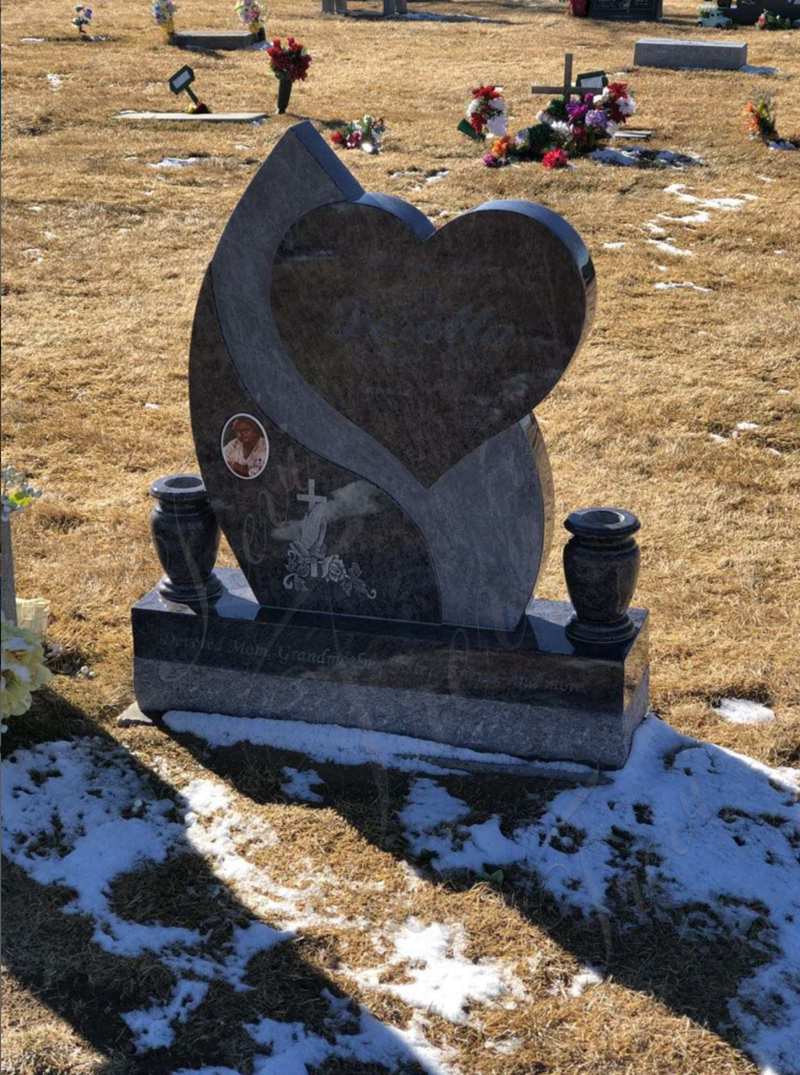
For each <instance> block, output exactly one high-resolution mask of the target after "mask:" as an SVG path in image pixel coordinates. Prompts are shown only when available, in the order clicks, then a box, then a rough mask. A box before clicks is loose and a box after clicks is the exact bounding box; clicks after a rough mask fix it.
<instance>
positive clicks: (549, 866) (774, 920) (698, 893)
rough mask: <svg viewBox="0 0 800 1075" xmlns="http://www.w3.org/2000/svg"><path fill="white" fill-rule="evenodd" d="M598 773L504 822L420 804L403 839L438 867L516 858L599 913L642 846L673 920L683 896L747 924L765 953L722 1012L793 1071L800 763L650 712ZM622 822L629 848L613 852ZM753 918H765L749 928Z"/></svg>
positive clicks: (738, 929)
mask: <svg viewBox="0 0 800 1075" xmlns="http://www.w3.org/2000/svg"><path fill="white" fill-rule="evenodd" d="M609 775H611V776H612V779H611V781H610V782H609V783H608V784H597V785H595V786H593V787H580V788H577V789H571V790H568V791H564V792H562V793H560V794H558V795H556V796H555V797H554V798H553V799H552V800H551V802H550V803H549V805H548V808H547V810H546V811H545V813H544V814H542V815H541V816H537V817H536V819H535V820H534V821H532V822H525V823H522V824H520V825H518V826H517V828H516V829H514V830H512V831H511V832H510V834H509V835H505V834H504V832H503V831H501V816H500V815H499V814H497V815H494V816H493V817H491V818H489V819H488V820H486V821H483V822H481V823H480V824H472V825H470V824H468V823H466V824H465V823H464V822H463V820H462V821H455V822H453V821H446V820H443V818H441V817H436V815H435V812H434V811H433V810H431V817H430V823H429V825H428V828H427V831H423V832H421V833H417V832H414V831H412V832H409V833H408V839H409V843H410V844H411V845H412V848H416V847H426V848H428V849H432V850H434V851H435V856H434V859H433V864H434V865H435V867H436V869H438V870H441V871H448V870H464V869H467V870H471V871H473V872H475V873H478V874H480V873H481V872H482V871H483V870H484V868H485V864H486V863H487V862H488V863H491V864H492V865H493V866H495V867H505V866H510V865H517V866H519V867H520V868H521V869H522V870H523V871H524V873H525V874H526V875H527V876H528V877H531V878H532V879H534V880H535V883H536V884H539V885H542V886H543V887H544V888H546V889H547V890H548V891H549V892H550V893H551V895H552V896H553V897H554V898H555V899H556V900H557V901H558V902H559V903H560V904H561V906H562V907H563V908H564V913H565V914H566V913H569V912H570V911H573V910H580V911H582V912H583V913H584V914H587V915H590V916H593V917H597V918H599V919H600V920H601V922H602V921H603V920H604V919H607V917H608V916H610V915H612V914H614V913H615V912H614V911H613V910H612V905H611V904H609V903H607V894H611V893H614V892H619V891H620V887H621V886H624V885H625V884H626V879H627V878H628V876H629V874H630V871H631V869H639V868H640V867H639V865H638V863H637V859H636V853H637V851H639V850H641V851H642V852H646V853H647V859H648V863H649V864H647V865H644V866H642V867H641V870H642V871H643V872H642V884H645V885H646V886H648V887H650V888H651V889H652V891H654V892H658V893H659V902H660V903H664V902H666V903H668V904H669V906H671V907H672V908H673V909H676V908H680V907H681V906H685V908H686V917H685V922H684V929H688V930H692V929H693V928H695V927H693V926H692V924H691V913H692V909H693V908H696V907H697V906H698V904H708V905H709V906H710V907H711V908H713V911H714V914H715V915H719V916H721V918H722V920H723V924H722V925H721V926H720V928H721V929H722V930H724V933H725V935H726V936H727V937H729V938H730V939H731V940H732V941H733V940H735V939H737V938H740V937H741V938H744V937H745V936H747V937H748V943H751V944H756V945H757V946H759V947H763V955H764V958H765V962H764V963H763V964H762V965H760V966H758V967H756V968H755V969H754V971H753V973H752V974H751V975H750V976H749V977H748V978H746V979H744V980H743V982H742V983H741V985H740V988H739V992H738V994H737V996H736V997H735V998H734V999H733V1000H732V1001H731V1002H730V1004H729V1013H730V1017H731V1019H732V1020H733V1022H734V1024H735V1026H736V1027H737V1029H739V1030H740V1031H741V1032H742V1033H743V1034H744V1035H745V1038H746V1039H747V1042H746V1044H747V1049H748V1051H749V1052H750V1053H751V1055H752V1056H753V1057H754V1058H755V1060H756V1061H757V1063H759V1064H761V1065H762V1066H767V1065H770V1066H772V1067H773V1068H774V1070H775V1071H790V1070H792V1069H793V1065H794V1064H795V1061H794V1060H793V1059H792V1057H797V1056H798V1055H800V980H798V977H797V973H796V968H797V967H798V966H800V930H798V929H797V921H798V917H799V916H800V889H798V886H797V885H796V883H795V882H796V874H797V850H796V847H795V846H794V841H796V834H797V832H798V831H800V802H798V795H799V793H800V770H796V769H770V768H769V767H768V766H766V765H763V764H762V763H760V762H757V761H754V760H753V759H751V758H746V757H744V756H742V755H739V754H735V753H733V752H732V751H728V750H724V749H723V748H721V747H717V746H714V745H712V744H710V743H702V742H698V741H697V740H694V739H691V738H689V737H688V736H683V735H680V734H679V733H678V732H676V731H675V730H674V729H672V728H670V727H669V726H668V725H666V724H664V723H663V722H662V721H660V720H658V719H657V718H655V717H653V716H649V717H647V718H646V719H645V721H644V722H643V723H642V724H641V725H640V726H639V728H638V729H637V731H636V733H635V736H634V741H633V748H632V752H631V756H630V758H629V759H628V762H627V763H626V765H625V768H624V769H621V770H618V771H617V772H615V773H613V774H609ZM442 801H443V803H444V804H447V800H446V799H445V800H442ZM429 802H433V797H432V796H431V798H430V799H429ZM445 809H449V807H448V806H445ZM620 830H623V831H624V832H625V834H626V847H627V848H628V850H629V852H630V854H629V855H625V856H617V855H616V854H615V853H614V851H613V848H614V844H615V841H617V840H618V834H619V831H620ZM506 831H508V830H506ZM615 832H616V833H617V836H615ZM631 863H633V864H634V865H633V866H631ZM721 897H725V898H724V899H723V898H721ZM756 906H757V907H758V910H756V909H755V908H756ZM756 918H761V919H762V921H764V922H766V926H765V928H764V929H763V930H762V931H760V932H759V933H758V934H757V935H756V936H755V938H754V936H753V934H752V933H750V934H748V929H749V927H750V925H751V924H752V922H753V921H754V920H755V919H756ZM632 928H635V927H632ZM761 938H763V945H762V940H761Z"/></svg>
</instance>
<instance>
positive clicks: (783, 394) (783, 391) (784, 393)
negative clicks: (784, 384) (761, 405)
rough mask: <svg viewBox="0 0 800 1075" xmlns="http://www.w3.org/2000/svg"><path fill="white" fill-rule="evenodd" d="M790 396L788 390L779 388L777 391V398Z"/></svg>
mask: <svg viewBox="0 0 800 1075" xmlns="http://www.w3.org/2000/svg"><path fill="white" fill-rule="evenodd" d="M791 394H792V393H791V392H790V391H789V389H788V388H779V389H778V395H779V396H790V395H791Z"/></svg>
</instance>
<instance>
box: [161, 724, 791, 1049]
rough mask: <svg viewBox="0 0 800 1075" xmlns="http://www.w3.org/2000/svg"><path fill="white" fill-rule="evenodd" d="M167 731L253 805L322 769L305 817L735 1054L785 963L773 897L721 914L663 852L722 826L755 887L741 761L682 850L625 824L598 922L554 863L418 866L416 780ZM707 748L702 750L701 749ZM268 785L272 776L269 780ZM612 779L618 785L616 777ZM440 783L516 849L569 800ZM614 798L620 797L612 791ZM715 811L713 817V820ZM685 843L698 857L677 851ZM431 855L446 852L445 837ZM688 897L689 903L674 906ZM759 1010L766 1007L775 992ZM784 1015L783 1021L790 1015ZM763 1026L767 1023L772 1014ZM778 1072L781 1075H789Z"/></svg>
mask: <svg viewBox="0 0 800 1075" xmlns="http://www.w3.org/2000/svg"><path fill="white" fill-rule="evenodd" d="M165 730H166V731H167V733H168V734H169V735H171V736H174V737H175V738H176V739H177V740H178V741H179V742H180V743H181V744H182V745H184V746H185V747H186V748H187V749H189V750H190V751H192V753H193V754H195V756H196V757H197V758H198V760H200V761H201V762H202V764H203V765H205V766H207V767H209V768H210V769H211V770H212V771H213V772H215V773H217V774H218V775H219V776H222V777H224V778H225V779H228V780H230V781H232V782H233V783H234V785H235V786H236V787H237V789H238V790H239V791H240V792H241V793H242V794H244V795H247V796H249V797H250V798H251V799H252V800H253V801H254V802H259V803H265V802H276V801H283V802H286V801H287V800H286V797H285V796H284V795H283V794H282V793H281V791H280V787H279V783H277V782H276V780H275V777H274V774H275V772H276V771H280V768H281V767H282V766H283V765H286V766H292V767H293V768H298V769H300V770H301V771H302V770H303V769H307V768H308V767H309V766H311V767H312V768H313V770H314V771H315V773H316V774H318V775H319V776H320V777H321V778H322V780H323V781H324V784H325V789H324V796H323V801H322V802H320V803H318V804H312V803H302V804H301V803H298V804H297V805H296V808H297V809H299V810H314V809H321V808H331V807H332V808H334V809H335V810H336V811H337V812H338V813H339V814H340V816H341V817H342V818H344V819H345V820H346V821H347V822H348V824H349V825H351V826H352V827H353V828H354V829H356V830H357V831H358V832H359V833H360V834H361V836H362V837H363V838H364V839H365V840H367V841H369V842H370V843H371V844H373V845H374V846H375V847H377V848H379V849H380V850H382V851H384V852H388V853H390V854H392V855H393V856H394V857H395V858H396V859H397V860H398V862H405V863H407V864H408V865H409V866H411V867H412V868H413V869H414V870H415V871H416V872H417V873H418V875H419V876H420V877H421V878H423V879H424V881H425V882H426V883H427V884H430V885H436V886H441V887H442V888H443V889H445V890H448V891H452V890H454V889H456V890H458V891H466V890H469V889H471V888H473V887H474V886H475V885H476V884H484V885H489V886H490V887H492V888H493V890H494V891H495V892H496V893H497V894H498V895H502V896H503V897H504V899H505V900H506V902H507V904H508V909H509V913H513V914H519V915H520V916H521V917H523V918H524V919H526V920H527V921H528V922H529V923H530V924H532V925H533V926H535V927H536V928H537V929H540V930H542V931H544V932H546V933H547V934H548V935H549V936H550V937H552V938H553V939H554V940H555V941H557V943H558V944H559V945H560V946H561V947H562V948H563V949H564V950H565V951H568V952H570V953H571V954H572V955H573V956H574V957H575V958H576V959H577V960H579V961H580V962H581V963H582V964H584V965H585V964H590V965H592V966H595V967H598V968H600V969H601V970H602V972H603V975H604V976H605V977H608V978H611V979H613V980H614V982H615V983H617V984H619V985H623V986H625V987H626V988H628V989H631V990H634V991H637V992H641V993H644V994H647V995H653V996H655V997H656V998H658V1000H660V1001H661V1002H663V1003H664V1004H666V1005H667V1006H668V1007H669V1008H670V1009H671V1010H672V1011H673V1012H674V1013H675V1014H676V1015H678V1016H685V1017H688V1018H689V1019H691V1020H692V1021H693V1022H694V1023H695V1024H697V1025H698V1026H701V1027H704V1028H708V1029H711V1030H713V1031H714V1032H715V1033H716V1034H718V1035H719V1037H721V1038H722V1039H723V1040H725V1041H727V1042H728V1043H730V1044H731V1045H733V1046H734V1047H741V1035H740V1033H739V1031H738V1030H737V1028H736V1027H735V1026H734V1025H733V1024H732V1022H731V1019H730V1012H729V1010H728V1004H729V1002H730V1001H734V1002H735V1003H736V1004H740V1003H741V1005H742V1009H743V1010H744V1011H747V1010H748V1006H750V1012H751V1016H752V1013H753V1011H757V1008H758V1003H759V1001H758V1000H756V1001H755V1007H753V1004H754V999H753V996H752V994H753V993H754V992H755V990H750V991H749V992H748V991H747V990H745V991H744V993H743V994H742V996H743V997H744V998H745V999H744V1000H743V1001H737V1000H736V997H737V993H738V992H739V990H740V987H741V985H742V983H743V982H746V980H747V979H748V978H749V977H750V976H751V975H752V974H753V973H754V972H755V971H757V970H758V968H759V967H763V966H765V965H766V964H768V963H770V962H771V961H772V960H773V958H774V957H775V955H776V948H775V943H774V942H775V927H776V925H778V923H776V922H775V921H774V919H771V918H770V907H769V906H768V904H769V895H768V893H765V899H766V902H759V901H758V900H746V899H738V898H737V896H736V894H735V892H731V893H726V892H724V891H722V892H720V894H719V897H720V898H719V900H718V901H717V903H716V905H715V904H714V903H713V902H710V901H709V900H708V899H707V898H706V895H704V894H703V893H702V885H699V886H698V892H697V893H694V892H693V891H692V890H691V888H689V889H683V890H682V888H681V885H676V886H674V887H672V886H670V885H669V884H667V883H665V881H664V878H663V874H662V872H661V870H659V869H658V868H657V867H658V866H659V864H661V865H662V866H663V872H664V873H666V874H667V875H668V874H669V872H670V868H671V863H670V860H669V858H666V857H665V850H667V851H668V850H669V848H671V849H672V854H674V855H675V856H678V857H680V856H681V855H682V854H683V853H684V851H685V850H687V848H688V841H690V839H691V830H692V828H693V827H694V826H696V827H697V830H696V831H697V833H699V832H700V831H701V830H702V827H703V826H706V825H713V826H715V827H716V828H717V829H718V830H719V834H720V840H725V841H726V842H728V843H730V846H731V848H733V850H734V851H735V853H736V856H735V857H736V871H738V874H736V876H738V875H739V874H741V876H751V875H754V872H757V871H758V870H761V869H763V862H764V855H765V850H764V846H763V845H762V843H761V842H760V841H759V839H758V838H757V834H756V836H755V838H753V839H750V838H749V837H748V839H747V840H745V839H744V838H743V837H742V836H741V835H739V834H738V832H737V830H736V823H737V821H738V818H737V817H736V816H735V815H741V816H744V817H747V816H748V815H747V809H746V803H743V802H737V801H736V795H737V790H736V789H737V788H738V789H740V790H741V788H743V787H744V788H746V787H748V786H752V787H755V786H756V785H759V786H762V790H766V789H767V787H768V786H769V787H772V785H771V783H770V778H769V777H768V775H767V774H761V773H759V771H758V769H757V768H754V767H751V766H748V765H747V764H746V760H745V759H741V760H740V759H738V758H735V756H734V758H735V760H734V761H733V762H732V763H731V764H732V766H733V769H732V773H733V775H732V776H731V777H730V778H729V779H730V799H728V798H726V797H725V790H724V789H718V788H709V789H706V788H704V787H703V786H702V784H700V785H699V787H698V784H697V782H696V781H695V779H694V776H690V777H689V778H688V779H689V784H690V785H691V786H692V788H693V791H692V793H691V795H692V800H693V801H692V802H687V801H684V800H683V799H682V800H681V807H680V808H681V811H683V812H685V813H686V820H687V822H688V826H684V831H683V832H682V834H681V835H680V836H679V837H676V832H677V831H678V828H680V826H677V827H676V825H675V824H674V821H675V819H666V820H664V819H661V820H662V822H663V827H661V828H658V827H657V828H654V829H653V830H652V831H653V837H652V839H651V842H650V843H647V842H645V841H643V839H642V837H641V832H642V829H641V826H638V828H637V824H636V819H634V817H632V816H631V817H628V818H625V817H621V818H620V819H619V824H618V825H615V826H612V827H611V828H610V830H609V837H608V855H609V860H610V861H614V862H615V864H616V865H617V866H618V867H619V869H618V871H617V873H616V874H615V878H614V882H613V884H611V885H609V886H608V887H607V888H605V889H604V888H603V886H602V883H599V882H601V879H600V878H596V877H595V878H593V877H592V876H591V871H592V866H591V864H590V863H589V864H586V863H584V865H583V875H584V877H585V878H586V881H587V883H588V885H589V888H590V889H591V890H592V893H593V898H594V902H595V904H596V907H595V911H594V913H591V914H586V913H584V912H583V911H582V909H581V907H580V906H579V905H578V904H577V903H575V904H571V903H570V901H569V899H566V900H565V899H563V898H556V896H555V895H554V893H553V890H552V887H551V886H550V885H548V883H547V881H548V876H549V875H551V874H554V873H557V872H558V869H559V867H558V866H555V867H554V866H553V855H552V851H551V852H550V853H549V855H548V858H547V865H546V867H545V869H544V870H541V871H540V870H539V869H538V868H537V866H536V865H535V864H531V863H527V864H520V863H516V864H511V865H509V864H508V863H507V862H505V861H503V860H502V859H500V861H497V860H494V861H493V860H492V858H491V852H487V853H486V857H485V859H484V860H483V864H482V869H479V870H477V871H476V870H475V869H457V868H456V869H452V870H450V869H448V870H443V871H439V870H437V869H436V858H435V855H433V854H430V853H428V852H427V851H423V852H422V854H416V853H415V852H414V851H413V850H412V848H411V846H410V843H409V837H408V833H407V831H405V830H404V827H403V825H402V824H401V822H400V820H399V817H398V814H399V813H400V811H401V810H402V808H403V806H404V804H405V803H406V801H407V795H408V792H409V789H410V788H411V787H412V785H413V782H414V780H415V777H414V776H413V775H410V774H409V773H406V772H399V771H396V770H393V769H384V768H382V767H381V766H380V764H379V763H378V762H375V763H372V764H366V765H363V766H358V767H343V766H340V765H334V764H326V763H320V762H317V761H313V760H312V761H309V759H308V758H307V757H306V756H305V755H302V754H297V753H292V752H287V751H283V750H275V749H272V748H269V747H264V746H253V745H252V744H239V745H237V746H231V747H226V748H216V749H209V747H208V745H207V744H206V743H205V742H204V741H203V740H201V739H198V738H195V737H193V736H192V735H191V734H176V733H175V732H173V731H170V729H169V728H165ZM697 746H698V747H700V748H703V744H697ZM455 764H457V763H455ZM268 773H271V774H273V775H272V776H266V775H265V774H268ZM605 775H606V776H608V777H611V778H612V781H613V777H614V774H613V773H610V774H605ZM434 779H435V781H436V782H437V783H438V784H440V785H441V786H442V787H444V788H445V789H446V790H447V792H448V793H449V794H450V795H452V796H454V797H455V798H457V799H460V800H462V801H464V802H466V803H467V804H468V805H469V806H470V807H471V811H472V812H471V813H470V814H469V817H468V818H467V819H465V822H464V824H465V826H467V827H472V826H475V827H477V828H480V826H481V825H483V824H485V823H492V831H493V832H494V831H497V832H499V833H500V834H501V839H500V844H501V845H502V842H503V840H502V838H503V837H505V838H513V836H514V833H515V832H517V831H519V830H520V828H524V827H525V825H526V823H527V822H530V821H531V819H536V818H537V817H538V816H541V815H542V814H543V813H545V812H546V810H547V808H548V804H549V803H550V802H552V800H553V799H555V798H556V796H558V795H560V794H562V793H563V792H564V791H565V787H566V789H567V790H569V788H570V785H565V784H564V783H563V781H560V780H555V779H554V780H550V781H548V780H535V781H531V780H529V779H520V778H515V777H512V776H508V775H504V776H502V777H500V776H488V775H481V774H471V775H470V774H464V775H461V776H457V775H448V776H442V777H439V776H437V777H435V778H434ZM314 786H315V790H316V791H318V792H320V791H322V790H323V789H322V786H321V785H319V786H318V785H316V784H315V785H314ZM687 786H688V785H687ZM571 787H572V788H573V789H574V793H575V796H576V801H577V800H578V799H581V800H583V799H584V798H585V799H586V802H587V803H588V804H591V802H592V795H593V794H594V793H595V791H596V790H597V788H598V787H600V785H597V786H596V787H595V788H592V787H591V786H590V787H589V788H588V789H587V788H586V787H582V786H580V785H572V786H571ZM610 787H611V788H612V789H613V782H612V784H611V785H610ZM602 790H603V792H604V798H607V797H608V795H609V794H610V792H608V791H607V785H605V784H604V785H602ZM718 796H722V797H718ZM643 798H645V795H644V793H643ZM712 800H714V811H712V812H711V813H708V809H709V808H710V805H711V801H712ZM729 801H731V802H735V803H736V805H735V806H734V807H730V808H729V807H726V806H725V805H724V804H725V803H727V802H729ZM777 801H778V797H776V802H777ZM717 807H719V808H720V809H719V811H718V812H717V811H716V808H717ZM739 807H741V809H739ZM585 809H586V807H585V806H584V807H583V808H582V810H583V811H584V812H583V813H582V814H581V815H576V816H575V817H573V818H572V819H571V820H570V821H569V822H568V823H565V824H564V825H560V824H555V825H553V826H552V827H551V828H550V829H548V830H546V831H545V832H544V833H543V835H542V836H540V837H539V839H540V841H541V842H542V845H543V846H544V845H547V847H548V848H549V849H557V850H558V851H559V852H561V853H563V855H564V856H565V858H564V861H565V862H566V861H568V860H569V861H571V860H572V856H574V855H580V853H581V850H580V849H581V840H582V836H581V822H580V820H579V816H583V817H585ZM597 809H598V810H603V811H604V812H605V811H606V810H607V808H606V805H605V803H603V804H598V806H597ZM638 809H639V808H638V805H637V813H636V818H637V819H639V820H641V819H642V818H644V820H645V821H646V823H647V824H650V821H648V820H647V812H648V810H649V808H648V807H647V806H646V805H645V804H642V806H641V810H642V814H641V815H639V813H638ZM692 815H694V816H692ZM492 819H495V820H496V822H497V824H496V825H494V824H493V822H492ZM761 823H763V824H765V825H766V826H767V827H769V826H773V827H774V826H776V825H777V826H778V827H779V828H780V826H781V824H782V822H781V820H780V816H778V817H776V816H775V815H766V814H765V815H763V817H761V818H760V819H759V824H761ZM739 831H741V830H739ZM781 831H782V833H783V836H785V838H786V853H787V855H788V856H789V859H791V857H792V856H794V858H796V859H797V858H798V856H797V847H798V841H800V832H798V831H797V830H792V828H791V825H788V823H787V825H786V828H785V829H782V830H781ZM687 832H688V833H689V835H688V836H687V835H686V834H687ZM684 840H686V841H687V848H682V847H681V846H680V845H681V843H682V841H684ZM431 843H432V845H433V846H434V847H435V846H436V838H435V837H432V838H431ZM724 853H725V852H723V854H724ZM768 854H769V853H768ZM798 862H800V859H798ZM653 867H656V869H654V868H653ZM731 876H732V877H733V876H734V874H733V873H732V874H731ZM678 891H680V892H681V895H680V897H676V892H678ZM762 999H763V1000H764V1001H765V1002H766V1001H767V996H766V992H764V995H763V998H762ZM773 999H774V998H773ZM777 1010H778V1012H780V1003H779V1004H778V1006H777ZM762 1014H763V1015H764V1017H765V1019H766V1020H767V1021H768V1017H767V1016H766V1014H765V1013H762ZM757 1017H758V1016H757ZM760 1059H762V1062H763V1058H760ZM776 1070H782V1069H781V1068H780V1067H779V1066H778V1067H776Z"/></svg>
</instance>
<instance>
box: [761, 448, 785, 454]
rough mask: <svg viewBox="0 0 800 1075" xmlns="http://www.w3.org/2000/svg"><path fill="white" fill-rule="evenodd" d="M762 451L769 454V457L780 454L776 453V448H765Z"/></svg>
mask: <svg viewBox="0 0 800 1075" xmlns="http://www.w3.org/2000/svg"><path fill="white" fill-rule="evenodd" d="M764 451H765V452H769V454H770V455H780V454H781V453H780V452H779V451H778V449H777V448H765V449H764Z"/></svg>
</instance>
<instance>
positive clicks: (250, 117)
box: [114, 112, 269, 123]
mask: <svg viewBox="0 0 800 1075" xmlns="http://www.w3.org/2000/svg"><path fill="white" fill-rule="evenodd" d="M268 116H269V113H268V112H205V113H202V114H200V115H190V114H189V113H188V112H120V113H118V114H117V115H116V116H115V117H114V118H115V119H123V120H129V121H130V122H133V121H137V122H141V123H257V122H259V121H260V120H262V119H267V118H268Z"/></svg>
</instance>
